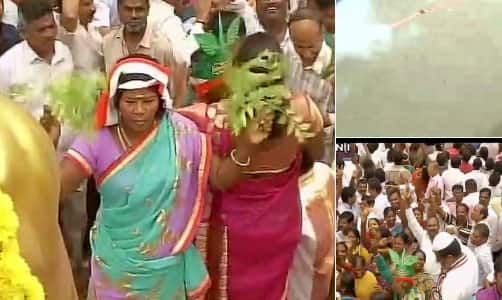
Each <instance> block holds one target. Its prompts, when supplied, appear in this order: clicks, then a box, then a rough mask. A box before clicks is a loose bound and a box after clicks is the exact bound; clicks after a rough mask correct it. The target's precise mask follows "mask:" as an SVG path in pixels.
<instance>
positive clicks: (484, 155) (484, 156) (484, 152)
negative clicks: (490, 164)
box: [479, 146, 488, 162]
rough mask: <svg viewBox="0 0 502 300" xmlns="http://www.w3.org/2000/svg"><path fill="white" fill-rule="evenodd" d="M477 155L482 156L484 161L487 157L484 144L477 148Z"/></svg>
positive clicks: (486, 149)
mask: <svg viewBox="0 0 502 300" xmlns="http://www.w3.org/2000/svg"><path fill="white" fill-rule="evenodd" d="M479 156H480V157H481V158H483V159H484V160H485V162H486V160H487V159H488V148H486V147H484V146H483V147H481V148H479Z"/></svg>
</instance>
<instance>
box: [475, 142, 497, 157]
mask: <svg viewBox="0 0 502 300" xmlns="http://www.w3.org/2000/svg"><path fill="white" fill-rule="evenodd" d="M483 147H486V148H487V149H488V157H489V158H493V159H495V158H496V157H497V155H498V154H499V153H500V151H499V148H500V146H499V144H498V143H482V144H481V145H480V146H479V148H483Z"/></svg>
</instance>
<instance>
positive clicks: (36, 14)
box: [20, 0, 52, 23]
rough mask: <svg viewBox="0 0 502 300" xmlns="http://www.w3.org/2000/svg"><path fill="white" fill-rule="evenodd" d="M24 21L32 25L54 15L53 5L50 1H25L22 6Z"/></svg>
mask: <svg viewBox="0 0 502 300" xmlns="http://www.w3.org/2000/svg"><path fill="white" fill-rule="evenodd" d="M20 10H21V14H22V16H23V20H24V22H26V23H31V22H33V21H35V20H38V19H40V18H42V17H44V16H46V15H48V14H52V5H51V4H50V2H49V1H48V0H25V1H23V2H21V5H20Z"/></svg>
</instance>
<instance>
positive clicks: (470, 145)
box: [466, 144, 476, 156]
mask: <svg viewBox="0 0 502 300" xmlns="http://www.w3.org/2000/svg"><path fill="white" fill-rule="evenodd" d="M466 148H467V150H468V151H469V152H470V153H471V156H475V155H476V147H474V145H473V144H467V145H466Z"/></svg>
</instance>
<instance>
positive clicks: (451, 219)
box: [431, 201, 473, 245]
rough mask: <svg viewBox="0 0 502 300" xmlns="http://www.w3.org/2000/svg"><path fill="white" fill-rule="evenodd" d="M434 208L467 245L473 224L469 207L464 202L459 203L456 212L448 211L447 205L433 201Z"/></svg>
mask: <svg viewBox="0 0 502 300" xmlns="http://www.w3.org/2000/svg"><path fill="white" fill-rule="evenodd" d="M431 206H432V210H433V211H435V213H436V214H437V215H438V216H439V217H440V218H441V220H443V222H445V223H446V224H447V229H448V225H449V226H453V228H454V231H455V233H456V235H457V236H458V238H459V239H460V241H461V242H462V244H464V245H467V243H468V241H469V237H470V236H471V233H472V227H473V226H472V224H470V222H469V219H468V216H469V207H468V206H467V205H466V204H464V203H457V207H456V214H455V215H454V214H452V213H450V212H448V210H447V209H446V208H445V207H441V206H439V203H438V202H437V201H432V203H431Z"/></svg>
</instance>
